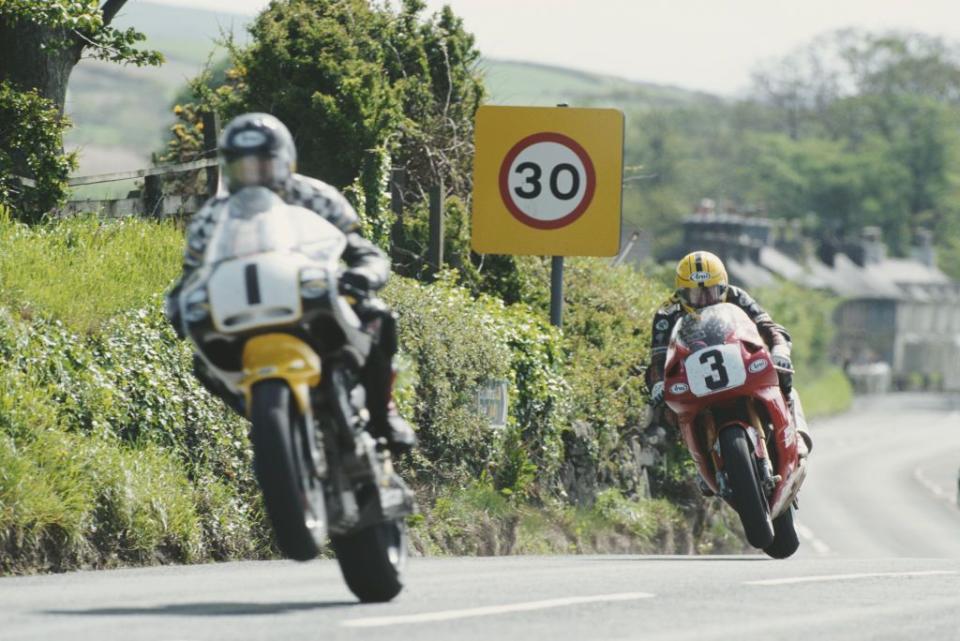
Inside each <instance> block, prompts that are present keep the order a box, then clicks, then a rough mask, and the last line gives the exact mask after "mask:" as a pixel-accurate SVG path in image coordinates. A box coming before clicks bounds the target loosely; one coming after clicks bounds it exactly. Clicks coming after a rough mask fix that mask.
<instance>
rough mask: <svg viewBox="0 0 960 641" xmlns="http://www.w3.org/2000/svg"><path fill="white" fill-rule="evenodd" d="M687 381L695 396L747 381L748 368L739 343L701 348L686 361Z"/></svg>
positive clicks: (725, 388) (736, 385)
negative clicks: (744, 363)
mask: <svg viewBox="0 0 960 641" xmlns="http://www.w3.org/2000/svg"><path fill="white" fill-rule="evenodd" d="M684 365H685V367H686V370H687V382H688V383H689V384H690V391H691V392H693V394H694V396H707V395H709V394H716V393H717V392H722V391H724V390H728V389H732V388H734V387H740V386H741V385H743V384H744V383H745V382H746V381H747V370H746V368H744V366H743V356H742V355H741V353H740V346H739V345H716V346H714V347H708V348H706V349H701V350H700V351H699V352H695V353H693V354H691V355H690V356H688V357H687V360H686V362H685V363H684Z"/></svg>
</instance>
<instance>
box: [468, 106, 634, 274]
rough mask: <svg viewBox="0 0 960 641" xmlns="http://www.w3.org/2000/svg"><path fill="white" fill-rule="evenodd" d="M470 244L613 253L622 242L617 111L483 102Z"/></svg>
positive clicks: (493, 249)
mask: <svg viewBox="0 0 960 641" xmlns="http://www.w3.org/2000/svg"><path fill="white" fill-rule="evenodd" d="M476 147H477V150H476V156H475V158H474V179H473V225H472V231H473V238H472V245H473V249H474V251H476V252H478V253H482V254H533V255H541V256H613V255H615V254H616V253H617V251H618V250H619V248H620V192H621V183H622V173H623V114H621V113H620V112H619V111H616V110H613V109H569V108H556V107H551V108H544V107H481V108H480V110H479V111H478V113H477V129H476Z"/></svg>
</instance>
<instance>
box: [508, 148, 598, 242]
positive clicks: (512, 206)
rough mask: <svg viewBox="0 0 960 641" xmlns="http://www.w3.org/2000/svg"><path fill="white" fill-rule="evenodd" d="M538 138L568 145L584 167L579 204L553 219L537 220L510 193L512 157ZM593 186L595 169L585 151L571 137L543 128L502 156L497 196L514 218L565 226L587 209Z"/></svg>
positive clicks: (532, 223) (542, 226)
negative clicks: (584, 178)
mask: <svg viewBox="0 0 960 641" xmlns="http://www.w3.org/2000/svg"><path fill="white" fill-rule="evenodd" d="M539 142H555V143H557V144H559V145H563V146H564V147H567V148H568V149H569V150H570V151H572V152H573V153H574V154H576V155H577V158H579V159H580V162H582V163H583V168H584V170H585V171H586V173H587V175H586V186H585V188H584V193H583V198H582V199H581V200H580V204H579V205H577V206H576V207H575V208H574V209H573V211H571V212H570V213H569V214H567V215H566V216H564V217H562V218H558V219H556V220H538V219H536V218H533V217H532V216H528V215H527V214H525V213H524V212H523V211H522V210H521V209H520V208H519V207H517V205H516V203H514V202H513V198H512V197H511V196H510V167H512V166H513V161H514V160H516V159H517V156H519V155H520V153H521V152H522V151H523V150H524V149H526V148H527V147H530V146H531V145H535V144H537V143H539ZM596 186H597V172H596V171H595V170H594V168H593V161H592V160H590V156H589V155H588V154H587V151H586V150H585V149H584V148H583V147H582V146H581V145H580V143H578V142H577V141H576V140H574V139H573V138H570V137H569V136H564V135H563V134H558V133H555V132H543V133H539V134H533V135H531V136H527V137H526V138H524V139H523V140H521V141H520V142H518V143H517V144H515V145H514V146H513V147H512V148H511V149H510V151H509V152H508V153H507V155H506V157H505V158H504V159H503V163H502V164H501V165H500V198H501V200H503V204H505V205H506V206H507V209H508V210H509V211H510V213H511V214H512V215H513V217H514V218H516V219H517V220H519V221H520V222H521V223H523V224H524V225H527V226H529V227H536V228H537V229H557V228H559V227H565V226H567V225H569V224H570V223H572V222H574V221H575V220H576V219H578V218H580V216H582V215H583V212H585V211H587V207H589V206H590V202H591V201H592V200H593V192H594V190H595V189H596Z"/></svg>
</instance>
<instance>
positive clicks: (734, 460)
mask: <svg viewBox="0 0 960 641" xmlns="http://www.w3.org/2000/svg"><path fill="white" fill-rule="evenodd" d="M749 442H750V441H749V439H748V438H747V433H746V431H745V430H744V429H743V428H742V427H728V428H726V429H725V430H723V431H721V432H720V455H721V457H722V458H723V471H724V473H725V474H726V476H727V483H728V485H729V486H730V490H731V492H732V498H731V502H732V503H733V508H734V509H735V510H736V511H737V514H739V515H740V522H741V523H742V524H743V531H744V533H745V534H746V535H747V541H749V542H750V545H752V546H753V547H755V548H760V549H761V550H765V549H766V548H767V547H769V546H770V545H771V544H772V543H773V540H774V533H773V524H771V523H770V513H769V509H768V507H767V500H766V498H765V497H764V496H763V492H762V491H761V490H760V483H759V481H758V480H757V473H756V469H757V466H756V465H755V464H754V458H753V454H752V453H751V451H750V445H749Z"/></svg>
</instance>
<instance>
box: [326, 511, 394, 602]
mask: <svg viewBox="0 0 960 641" xmlns="http://www.w3.org/2000/svg"><path fill="white" fill-rule="evenodd" d="M331 544H332V545H333V550H334V552H336V554H337V563H339V564H340V571H341V572H342V573H343V579H344V581H346V583H347V586H348V587H349V588H350V591H351V592H353V593H354V594H355V595H356V597H357V598H358V599H360V600H361V601H362V602H364V603H382V602H385V601H389V600H390V599H392V598H393V597H395V596H397V594H399V593H400V590H401V589H403V568H404V566H405V565H406V562H407V530H406V525H404V523H403V521H386V522H384V523H377V524H375V525H371V526H368V527H365V528H363V529H362V530H358V531H356V532H351V533H349V534H344V535H342V536H334V537H332V539H331Z"/></svg>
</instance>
